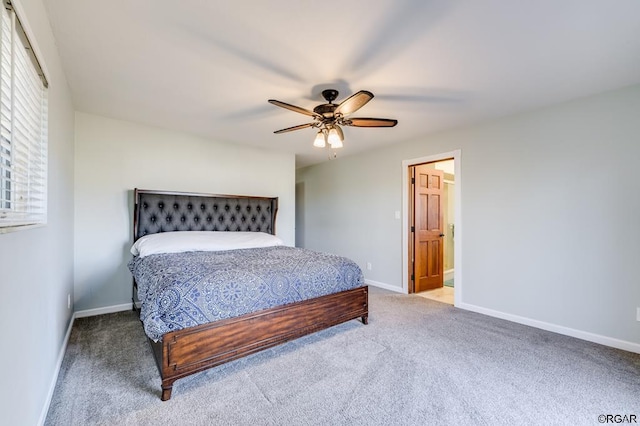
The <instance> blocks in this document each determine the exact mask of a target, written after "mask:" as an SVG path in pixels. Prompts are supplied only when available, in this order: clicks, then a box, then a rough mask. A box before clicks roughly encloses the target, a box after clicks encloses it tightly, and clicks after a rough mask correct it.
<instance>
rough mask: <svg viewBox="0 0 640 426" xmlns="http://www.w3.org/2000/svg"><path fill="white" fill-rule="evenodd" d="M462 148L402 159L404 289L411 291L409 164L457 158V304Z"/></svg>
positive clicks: (457, 297)
mask: <svg viewBox="0 0 640 426" xmlns="http://www.w3.org/2000/svg"><path fill="white" fill-rule="evenodd" d="M461 157H462V150H460V149H457V150H455V151H449V152H443V153H441V154H434V155H428V156H426V157H419V158H411V159H408V160H402V291H403V293H409V220H410V216H411V205H410V203H411V197H410V194H409V191H410V185H409V184H408V182H409V179H410V178H409V167H411V166H415V165H417V164H423V163H435V162H438V161H443V160H448V159H451V158H453V167H454V172H455V178H456V180H455V186H454V191H453V194H454V204H455V212H454V215H453V216H454V218H455V224H456V228H455V229H456V230H455V235H454V236H453V241H454V247H453V258H454V262H455V263H454V265H455V266H454V271H453V281H454V283H455V284H454V287H453V294H454V306H459V305H461V304H462V297H463V296H462V294H463V293H462V285H463V282H462V167H461Z"/></svg>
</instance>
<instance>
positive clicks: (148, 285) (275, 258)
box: [128, 246, 364, 341]
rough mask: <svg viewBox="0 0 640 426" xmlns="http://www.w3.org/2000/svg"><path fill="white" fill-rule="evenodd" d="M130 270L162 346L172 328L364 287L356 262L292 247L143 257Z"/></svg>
mask: <svg viewBox="0 0 640 426" xmlns="http://www.w3.org/2000/svg"><path fill="white" fill-rule="evenodd" d="M128 266H129V269H130V270H131V272H132V274H133V277H134V278H135V280H136V283H137V287H138V298H139V299H140V302H141V312H140V319H141V320H142V322H143V324H144V330H145V332H146V334H147V335H148V336H149V337H150V338H151V339H152V340H154V341H158V340H161V339H162V335H163V334H165V333H167V332H170V331H174V330H180V329H183V328H187V327H192V326H196V325H200V324H205V323H208V322H212V321H218V320H222V319H226V318H232V317H236V316H240V315H244V314H248V313H251V312H257V311H260V310H263V309H268V308H272V307H275V306H281V305H286V304H289V303H294V302H299V301H301V300H308V299H312V298H315V297H320V296H325V295H327V294H331V293H337V292H340V291H344V290H349V289H352V288H357V287H361V286H363V285H364V277H363V275H362V270H361V269H360V267H359V266H358V265H357V264H356V263H355V262H353V261H352V260H350V259H348V258H345V257H342V256H337V255H333V254H329V253H320V252H315V251H311V250H306V249H301V248H296V247H286V246H274V247H264V248H250V249H239V250H227V251H213V252H209V251H207V252H205V251H196V252H185V253H166V254H153V255H150V256H146V257H139V256H136V257H134V258H133V259H132V260H131V261H130V262H129V264H128Z"/></svg>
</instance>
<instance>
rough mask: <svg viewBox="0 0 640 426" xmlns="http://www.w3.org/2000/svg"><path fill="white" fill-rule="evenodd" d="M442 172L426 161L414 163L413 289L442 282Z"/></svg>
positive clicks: (417, 289) (434, 285)
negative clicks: (429, 165)
mask: <svg viewBox="0 0 640 426" xmlns="http://www.w3.org/2000/svg"><path fill="white" fill-rule="evenodd" d="M443 180H444V172H442V171H441V170H435V169H432V168H429V167H428V166H427V165H425V164H421V165H418V166H415V167H414V179H413V180H412V183H413V198H414V203H413V205H414V214H413V220H414V224H413V228H412V230H413V231H414V232H413V247H414V268H413V270H414V291H415V292H419V291H425V290H431V289H434V288H438V287H442V286H443V284H444V262H443V259H444V249H443V237H444V232H443V231H444V224H443V219H444V217H443V216H444V215H443V208H442V207H443V206H442V204H443V191H444V182H443Z"/></svg>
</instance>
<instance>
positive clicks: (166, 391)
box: [160, 383, 173, 401]
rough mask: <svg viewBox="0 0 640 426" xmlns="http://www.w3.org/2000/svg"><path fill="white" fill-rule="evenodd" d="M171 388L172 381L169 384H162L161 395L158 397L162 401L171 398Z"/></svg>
mask: <svg viewBox="0 0 640 426" xmlns="http://www.w3.org/2000/svg"><path fill="white" fill-rule="evenodd" d="M172 390H173V383H171V384H169V385H165V384H163V385H162V397H160V399H161V400H163V401H168V400H170V399H171V391H172Z"/></svg>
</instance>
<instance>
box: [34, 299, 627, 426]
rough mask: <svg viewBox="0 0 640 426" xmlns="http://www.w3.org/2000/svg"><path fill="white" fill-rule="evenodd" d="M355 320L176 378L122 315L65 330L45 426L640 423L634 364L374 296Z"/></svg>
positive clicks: (620, 355)
mask: <svg viewBox="0 0 640 426" xmlns="http://www.w3.org/2000/svg"><path fill="white" fill-rule="evenodd" d="M370 309H371V313H370V316H369V320H370V323H369V325H363V324H362V323H360V322H357V321H350V322H348V323H345V324H342V325H339V326H336V327H333V328H332V329H329V330H325V331H323V332H319V333H316V334H314V335H312V336H307V337H304V338H302V339H299V340H296V341H294V342H290V343H287V344H284V345H281V346H279V347H276V348H272V349H269V350H266V351H264V352H261V353H259V354H255V355H252V356H250V357H247V358H243V359H241V360H238V361H234V362H232V363H229V364H225V365H223V366H220V367H217V368H215V369H212V370H209V371H206V372H203V373H200V374H197V375H194V376H191V377H188V378H185V379H182V380H178V381H177V382H176V383H175V386H174V388H173V396H172V398H171V400H170V401H167V402H162V401H160V378H159V375H158V372H157V369H156V366H155V362H154V360H153V356H152V354H151V351H150V348H149V347H148V344H147V342H146V339H145V336H144V334H143V331H142V327H141V325H140V323H139V321H138V320H137V318H136V316H135V314H134V313H132V312H123V313H117V314H110V315H103V316H98V317H92V318H83V319H79V320H77V321H76V323H75V324H74V326H73V330H72V334H71V338H70V342H69V345H68V349H67V353H66V355H65V358H64V361H63V365H62V369H61V371H60V375H59V379H58V384H57V387H56V389H55V393H54V396H53V400H52V403H51V407H50V410H49V414H48V417H47V420H46V424H48V425H165V424H166V425H169V424H170V425H427V424H433V425H436V424H437V425H448V424H450V425H565V424H566V425H596V424H599V423H598V416H599V415H601V414H605V415H606V414H613V415H615V414H636V415H640V355H637V354H632V353H628V352H624V351H620V350H616V349H611V348H607V347H604V346H599V345H596V344H593V343H589V342H585V341H581V340H577V339H573V338H570V337H566V336H561V335H557V334H554V333H550V332H546V331H541V330H538V329H534V328H530V327H526V326H522V325H518V324H514V323H510V322H507V321H503V320H499V319H495V318H491V317H486V316H483V315H480V314H476V313H472V312H466V311H462V310H459V309H456V308H453V307H452V306H449V305H446V304H443V303H438V302H433V301H430V300H426V299H424V298H421V297H418V296H406V295H394V294H384V293H378V292H372V294H371V296H370Z"/></svg>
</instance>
